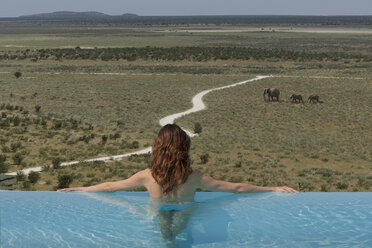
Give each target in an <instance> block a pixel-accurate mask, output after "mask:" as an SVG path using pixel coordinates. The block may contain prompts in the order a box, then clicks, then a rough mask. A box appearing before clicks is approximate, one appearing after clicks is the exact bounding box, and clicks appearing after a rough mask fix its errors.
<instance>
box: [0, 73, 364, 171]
mask: <svg viewBox="0 0 372 248" xmlns="http://www.w3.org/2000/svg"><path fill="white" fill-rule="evenodd" d="M0 73H1V72H0ZM3 73H4V72H3ZM270 77H271V78H274V77H288V78H291V77H295V78H300V77H301V76H285V75H284V76H279V75H278V76H273V75H270V76H256V77H255V78H253V79H249V80H246V81H242V82H238V83H234V84H229V85H226V86H222V87H217V88H213V89H209V90H204V91H202V92H200V93H198V94H196V95H195V96H194V97H193V98H192V103H193V107H192V108H190V109H188V110H186V111H183V112H179V113H175V114H172V115H169V116H166V117H164V118H162V119H160V121H159V124H160V126H165V125H166V124H172V123H174V121H175V120H176V119H177V118H180V117H182V116H185V115H189V114H191V113H195V112H198V111H202V110H204V109H206V106H205V104H204V102H203V100H202V98H203V96H205V95H206V94H208V93H210V92H213V91H217V90H223V89H227V88H232V87H235V86H239V85H242V84H246V83H250V82H254V81H258V80H261V79H265V78H270ZM308 78H314V79H331V78H340V79H355V80H361V79H364V78H360V77H327V76H310V77H308ZM183 130H184V131H185V132H186V133H187V134H188V135H189V136H190V137H194V136H196V135H197V134H195V133H193V132H191V131H190V130H186V129H184V128H183ZM150 152H151V147H147V148H145V149H142V150H139V151H135V152H130V153H125V154H121V155H115V156H107V157H100V158H93V159H87V160H82V161H71V162H64V163H61V166H69V165H73V164H78V163H81V162H94V161H108V160H120V159H122V158H124V157H129V156H132V155H140V154H146V153H150ZM49 167H52V166H51V165H50V166H49ZM42 168H43V167H41V166H40V167H33V168H28V169H24V170H22V172H23V173H24V174H25V175H27V174H29V173H30V172H31V171H35V172H39V171H41V170H42ZM5 175H13V176H14V175H17V172H9V173H5Z"/></svg>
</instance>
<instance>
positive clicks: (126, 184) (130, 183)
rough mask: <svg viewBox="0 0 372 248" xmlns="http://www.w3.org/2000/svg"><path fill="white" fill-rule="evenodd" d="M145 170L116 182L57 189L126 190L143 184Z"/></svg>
mask: <svg viewBox="0 0 372 248" xmlns="http://www.w3.org/2000/svg"><path fill="white" fill-rule="evenodd" d="M145 178H146V177H145V170H143V171H140V172H137V173H136V174H134V175H133V176H131V177H130V178H128V179H125V180H121V181H116V182H107V183H101V184H97V185H94V186H89V187H75V188H66V189H59V190H58V191H62V192H68V191H93V192H114V191H118V190H127V189H134V188H138V187H141V186H144V180H145Z"/></svg>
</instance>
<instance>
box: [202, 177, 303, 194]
mask: <svg viewBox="0 0 372 248" xmlns="http://www.w3.org/2000/svg"><path fill="white" fill-rule="evenodd" d="M197 177H198V179H199V180H198V181H199V187H200V188H201V189H204V190H209V191H222V192H232V193H256V192H287V193H297V192H298V191H297V190H295V189H292V188H290V187H287V186H283V187H262V186H255V185H251V184H247V183H230V182H225V181H220V180H215V179H213V178H212V177H210V176H208V175H206V174H203V173H201V172H199V173H198V175H197Z"/></svg>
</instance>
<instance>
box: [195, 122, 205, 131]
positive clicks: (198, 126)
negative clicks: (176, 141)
mask: <svg viewBox="0 0 372 248" xmlns="http://www.w3.org/2000/svg"><path fill="white" fill-rule="evenodd" d="M202 129H203V128H202V126H201V125H200V123H199V122H197V123H195V125H194V133H201V132H202Z"/></svg>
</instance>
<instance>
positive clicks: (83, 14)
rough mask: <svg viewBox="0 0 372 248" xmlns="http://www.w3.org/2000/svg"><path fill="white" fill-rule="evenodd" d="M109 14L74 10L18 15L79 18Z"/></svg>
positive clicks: (42, 17)
mask: <svg viewBox="0 0 372 248" xmlns="http://www.w3.org/2000/svg"><path fill="white" fill-rule="evenodd" d="M106 17H110V15H107V14H104V13H101V12H96V11H87V12H74V11H57V12H52V13H41V14H33V15H24V16H20V17H19V18H20V19H70V18H73V19H80V18H106Z"/></svg>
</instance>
